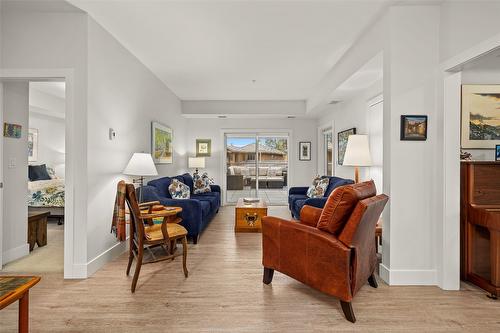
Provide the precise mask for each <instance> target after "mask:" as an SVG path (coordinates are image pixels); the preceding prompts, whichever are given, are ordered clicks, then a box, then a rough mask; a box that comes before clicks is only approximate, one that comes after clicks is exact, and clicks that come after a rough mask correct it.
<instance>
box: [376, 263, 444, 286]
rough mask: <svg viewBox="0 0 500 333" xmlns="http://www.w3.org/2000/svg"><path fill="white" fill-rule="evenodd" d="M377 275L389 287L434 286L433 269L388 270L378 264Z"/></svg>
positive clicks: (435, 282)
mask: <svg viewBox="0 0 500 333" xmlns="http://www.w3.org/2000/svg"><path fill="white" fill-rule="evenodd" d="M379 275H380V278H382V280H384V281H385V282H386V283H387V284H388V285H390V286H436V285H437V284H438V281H437V271H436V270H435V269H415V270H414V269H389V268H387V267H386V266H385V265H383V264H380V266H379Z"/></svg>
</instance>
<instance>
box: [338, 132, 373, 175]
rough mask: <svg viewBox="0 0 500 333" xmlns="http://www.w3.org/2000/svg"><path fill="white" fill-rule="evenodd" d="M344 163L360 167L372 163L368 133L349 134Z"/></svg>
mask: <svg viewBox="0 0 500 333" xmlns="http://www.w3.org/2000/svg"><path fill="white" fill-rule="evenodd" d="M344 165H349V166H358V167H361V166H370V165H372V158H371V156H370V145H369V144H368V135H360V134H357V135H354V134H353V135H350V136H349V139H348V140H347V147H346V150H345V155H344Z"/></svg>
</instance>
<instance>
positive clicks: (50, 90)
mask: <svg viewBox="0 0 500 333" xmlns="http://www.w3.org/2000/svg"><path fill="white" fill-rule="evenodd" d="M30 89H36V90H38V91H41V92H43V93H45V94H49V95H52V96H55V97H59V98H62V99H65V98H66V83H65V82H52V81H51V82H48V81H44V82H30Z"/></svg>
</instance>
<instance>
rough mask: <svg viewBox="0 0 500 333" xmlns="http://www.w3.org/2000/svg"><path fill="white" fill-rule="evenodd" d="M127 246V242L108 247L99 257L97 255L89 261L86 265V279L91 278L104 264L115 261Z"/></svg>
mask: <svg viewBox="0 0 500 333" xmlns="http://www.w3.org/2000/svg"><path fill="white" fill-rule="evenodd" d="M127 244H128V242H127V241H125V242H120V243H117V244H115V245H113V246H112V247H110V248H109V249H107V250H106V251H104V252H103V253H101V254H100V255H98V256H97V257H95V258H94V259H92V260H90V261H89V262H88V263H87V269H86V277H89V276H91V275H92V274H94V273H95V272H97V271H98V270H99V268H101V267H102V266H104V265H105V264H106V263H108V262H110V261H112V260H114V259H116V258H117V257H119V256H120V255H121V254H122V253H123V252H125V251H127Z"/></svg>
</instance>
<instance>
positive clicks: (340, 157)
mask: <svg viewBox="0 0 500 333" xmlns="http://www.w3.org/2000/svg"><path fill="white" fill-rule="evenodd" d="M353 134H356V127H353V128H349V129H348V130H345V131H342V132H339V133H338V134H337V164H338V165H343V164H344V155H345V149H346V148H347V139H349V135H353Z"/></svg>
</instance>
